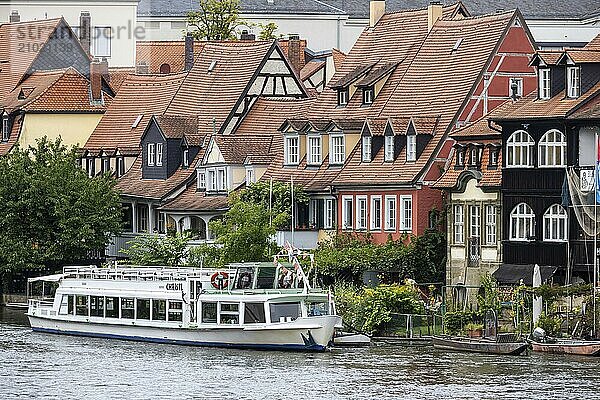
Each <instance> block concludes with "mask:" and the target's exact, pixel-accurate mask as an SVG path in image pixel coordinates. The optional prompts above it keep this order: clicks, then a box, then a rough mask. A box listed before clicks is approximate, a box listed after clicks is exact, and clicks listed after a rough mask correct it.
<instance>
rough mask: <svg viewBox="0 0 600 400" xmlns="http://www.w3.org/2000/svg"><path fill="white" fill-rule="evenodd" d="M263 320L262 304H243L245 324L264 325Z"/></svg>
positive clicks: (264, 320)
mask: <svg viewBox="0 0 600 400" xmlns="http://www.w3.org/2000/svg"><path fill="white" fill-rule="evenodd" d="M265 322H267V320H266V318H265V304H264V303H245V304H244V323H245V324H264V323H265Z"/></svg>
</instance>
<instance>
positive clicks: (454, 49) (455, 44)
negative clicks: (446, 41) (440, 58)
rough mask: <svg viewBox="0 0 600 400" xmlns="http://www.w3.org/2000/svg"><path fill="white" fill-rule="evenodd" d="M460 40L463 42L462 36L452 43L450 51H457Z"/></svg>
mask: <svg viewBox="0 0 600 400" xmlns="http://www.w3.org/2000/svg"><path fill="white" fill-rule="evenodd" d="M462 42H463V38H460V39H458V40H457V41H456V43H454V47H453V48H452V53H454V52H456V51H458V48H459V47H460V45H461V43H462Z"/></svg>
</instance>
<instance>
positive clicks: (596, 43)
mask: <svg viewBox="0 0 600 400" xmlns="http://www.w3.org/2000/svg"><path fill="white" fill-rule="evenodd" d="M584 49H586V50H600V35H598V36H596V37H595V38H594V39H592V40H591V41H590V42H589V43H588V44H587V45H586V46H585V47H584Z"/></svg>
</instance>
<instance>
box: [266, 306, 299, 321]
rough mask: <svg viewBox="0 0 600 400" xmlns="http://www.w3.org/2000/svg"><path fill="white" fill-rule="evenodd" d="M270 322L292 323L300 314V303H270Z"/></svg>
mask: <svg viewBox="0 0 600 400" xmlns="http://www.w3.org/2000/svg"><path fill="white" fill-rule="evenodd" d="M269 309H270V311H271V322H288V321H294V320H295V319H296V318H298V317H299V316H300V315H302V312H301V310H300V303H272V304H270V305H269Z"/></svg>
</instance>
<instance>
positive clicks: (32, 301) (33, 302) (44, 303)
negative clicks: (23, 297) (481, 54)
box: [27, 299, 54, 308]
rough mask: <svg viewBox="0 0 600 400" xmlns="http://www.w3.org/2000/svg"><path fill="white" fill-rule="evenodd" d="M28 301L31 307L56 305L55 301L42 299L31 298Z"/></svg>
mask: <svg viewBox="0 0 600 400" xmlns="http://www.w3.org/2000/svg"><path fill="white" fill-rule="evenodd" d="M27 303H28V305H29V307H30V308H52V307H54V302H53V301H48V300H40V299H29V300H27Z"/></svg>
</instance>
